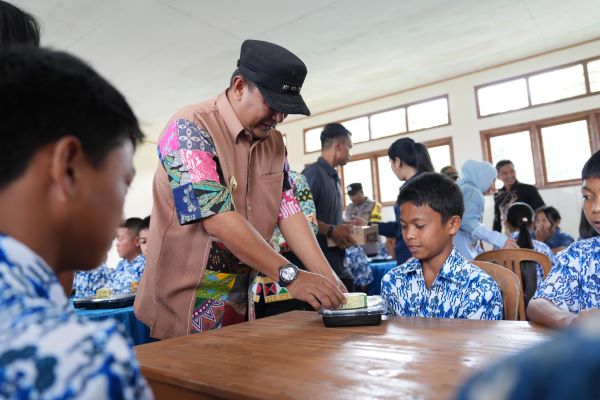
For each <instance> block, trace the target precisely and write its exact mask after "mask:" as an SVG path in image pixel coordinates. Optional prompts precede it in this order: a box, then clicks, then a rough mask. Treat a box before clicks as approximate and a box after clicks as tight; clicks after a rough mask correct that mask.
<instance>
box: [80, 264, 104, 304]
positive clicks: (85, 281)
mask: <svg viewBox="0 0 600 400" xmlns="http://www.w3.org/2000/svg"><path fill="white" fill-rule="evenodd" d="M109 274H110V271H109V269H108V267H107V266H106V264H102V265H101V266H99V267H98V268H94V269H92V270H89V271H77V273H76V274H75V278H74V279H73V289H75V294H74V295H73V297H74V298H76V299H77V298H82V297H88V296H95V295H96V291H97V290H98V289H100V288H103V287H105V286H106V285H107V284H108V276H109Z"/></svg>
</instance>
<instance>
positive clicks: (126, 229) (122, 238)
mask: <svg viewBox="0 0 600 400" xmlns="http://www.w3.org/2000/svg"><path fill="white" fill-rule="evenodd" d="M141 223H142V219H141V218H128V219H127V220H125V222H123V223H122V224H121V225H120V226H119V229H117V253H119V257H121V260H120V261H119V264H117V267H116V268H115V269H114V270H113V271H112V272H111V273H110V274H109V275H108V285H107V286H108V287H109V288H110V289H112V292H113V294H125V293H131V291H132V290H131V288H132V287H131V284H132V283H133V284H134V286H135V285H137V283H139V282H140V280H141V279H142V274H143V273H144V267H145V266H146V257H145V256H144V255H143V254H142V250H141V248H140V241H139V232H140V224H141ZM136 287H137V286H136Z"/></svg>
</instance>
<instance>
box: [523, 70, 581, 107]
mask: <svg viewBox="0 0 600 400" xmlns="http://www.w3.org/2000/svg"><path fill="white" fill-rule="evenodd" d="M529 92H530V93H531V104H534V105H535V104H543V103H549V102H551V101H556V100H561V99H567V98H569V97H574V96H579V95H583V94H585V78H584V75H583V64H577V65H573V66H571V67H567V68H561V69H557V70H554V71H550V72H544V73H542V74H537V75H533V76H530V77H529Z"/></svg>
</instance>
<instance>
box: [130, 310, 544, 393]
mask: <svg viewBox="0 0 600 400" xmlns="http://www.w3.org/2000/svg"><path fill="white" fill-rule="evenodd" d="M548 335H549V332H548V331H547V330H545V329H542V328H540V327H536V326H534V325H532V324H530V323H528V322H521V321H469V320H450V319H425V318H391V319H389V320H384V321H383V322H382V324H381V325H379V326H366V327H352V328H325V327H324V326H323V323H322V319H321V317H320V315H319V314H317V313H314V312H308V311H294V312H289V313H286V314H280V315H277V316H274V317H269V318H265V319H261V320H257V321H253V322H246V323H243V324H238V325H234V326H230V327H227V328H223V329H220V330H216V331H210V332H206V333H202V334H196V335H190V336H185V337H180V338H176V339H171V340H165V341H162V342H157V343H150V344H145V345H142V346H137V347H136V348H135V349H136V353H137V356H138V359H139V361H140V364H141V367H142V373H143V374H144V375H145V376H146V378H147V379H148V381H149V382H150V385H151V386H152V388H153V390H154V392H155V395H156V397H157V398H158V399H192V398H194V399H197V398H226V399H366V398H394V399H444V398H449V397H451V396H452V395H453V394H454V393H455V391H456V390H457V388H458V387H459V386H460V385H461V383H462V382H463V381H464V380H465V378H466V377H467V376H469V375H470V374H472V373H473V372H475V371H478V370H480V369H481V368H482V367H484V366H486V365H489V364H490V363H491V362H493V361H494V360H497V359H499V358H501V357H502V356H504V355H508V354H512V353H515V352H517V351H519V350H521V349H524V348H527V347H529V346H532V345H534V344H537V343H540V342H542V341H544V340H545V339H546V338H547V337H548Z"/></svg>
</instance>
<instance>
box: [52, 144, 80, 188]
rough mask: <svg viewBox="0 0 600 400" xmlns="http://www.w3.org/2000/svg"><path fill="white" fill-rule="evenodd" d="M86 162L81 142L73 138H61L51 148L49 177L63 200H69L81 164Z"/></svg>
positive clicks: (77, 178) (76, 181)
mask: <svg viewBox="0 0 600 400" xmlns="http://www.w3.org/2000/svg"><path fill="white" fill-rule="evenodd" d="M85 161H86V156H85V154H84V153H83V147H82V146H81V142H80V141H79V139H77V138H76V137H75V136H63V137H61V138H60V139H58V140H57V141H56V142H55V143H54V146H53V150H52V154H51V159H50V165H49V168H50V176H51V177H52V179H53V181H54V184H55V188H57V189H58V193H59V195H60V196H61V198H62V199H63V200H66V199H68V198H71V197H72V196H73V195H74V193H75V186H76V183H78V180H79V178H80V176H79V173H80V171H81V170H82V169H81V167H82V165H81V164H82V162H85Z"/></svg>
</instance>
